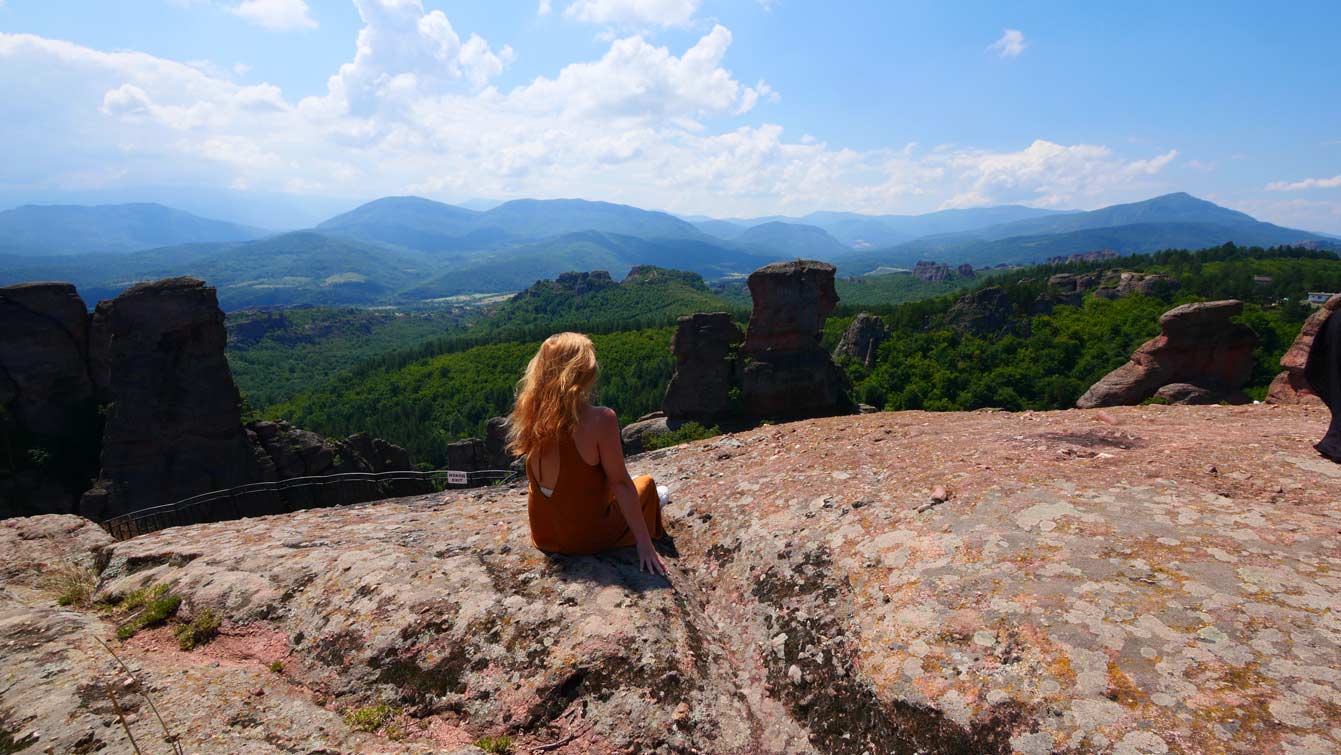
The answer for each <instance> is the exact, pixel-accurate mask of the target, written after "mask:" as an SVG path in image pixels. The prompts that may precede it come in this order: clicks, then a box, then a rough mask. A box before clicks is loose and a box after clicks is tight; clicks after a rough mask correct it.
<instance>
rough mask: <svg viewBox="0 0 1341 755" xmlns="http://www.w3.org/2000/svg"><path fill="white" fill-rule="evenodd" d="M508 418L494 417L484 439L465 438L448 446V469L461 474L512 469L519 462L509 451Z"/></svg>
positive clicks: (487, 423) (489, 422) (486, 428)
mask: <svg viewBox="0 0 1341 755" xmlns="http://www.w3.org/2000/svg"><path fill="white" fill-rule="evenodd" d="M507 440H508V418H507V417H493V418H492V419H490V420H489V421H488V422H486V423H485V426H484V437H483V438H465V439H462V440H458V441H456V442H455V443H451V444H448V446H447V468H448V469H452V470H456V471H460V472H480V471H483V470H486V469H510V468H511V467H512V464H513V463H514V462H515V461H516V460H517V457H515V456H513V455H512V453H511V452H509V451H508V449H507Z"/></svg>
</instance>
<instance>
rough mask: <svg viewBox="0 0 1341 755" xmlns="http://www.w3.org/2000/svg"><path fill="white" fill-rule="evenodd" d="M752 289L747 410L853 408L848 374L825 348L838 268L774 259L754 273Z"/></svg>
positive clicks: (744, 392)
mask: <svg viewBox="0 0 1341 755" xmlns="http://www.w3.org/2000/svg"><path fill="white" fill-rule="evenodd" d="M749 286H750V295H751V297H753V299H754V311H753V313H752V314H751V315H750V324H749V327H748V328H747V329H746V331H745V344H744V345H743V346H741V349H740V352H741V356H742V358H743V360H744V364H743V367H742V370H741V398H742V401H743V402H744V411H745V414H746V415H747V416H749V417H753V418H758V419H763V418H769V419H797V418H803V417H823V416H828V415H833V414H843V413H846V412H847V411H849V410H850V409H851V408H852V407H851V406H849V404H850V398H849V397H848V395H847V392H848V383H847V377H846V375H845V374H844V373H843V371H842V370H840V369H838V367H837V366H836V365H835V364H834V363H833V359H832V358H830V356H829V352H827V351H825V350H824V348H823V347H822V346H821V345H820V331H821V329H822V328H823V327H824V320H825V318H826V317H828V316H829V313H830V312H832V311H833V308H834V306H835V305H836V304H837V303H838V293H837V292H836V291H835V290H834V266H833V265H830V264H828V263H824V262H814V261H810V260H797V261H793V262H775V263H773V264H771V265H765V266H764V267H761V268H759V269H758V270H755V271H754V272H753V273H751V274H750V278H749Z"/></svg>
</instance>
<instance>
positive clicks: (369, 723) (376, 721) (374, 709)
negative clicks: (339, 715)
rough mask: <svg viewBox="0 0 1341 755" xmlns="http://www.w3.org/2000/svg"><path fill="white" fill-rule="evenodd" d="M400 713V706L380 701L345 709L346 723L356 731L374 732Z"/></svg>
mask: <svg viewBox="0 0 1341 755" xmlns="http://www.w3.org/2000/svg"><path fill="white" fill-rule="evenodd" d="M398 715H400V709H399V708H393V707H391V706H390V705H387V704H386V703H378V704H377V705H367V706H364V707H362V708H350V709H349V710H347V711H345V723H346V724H347V725H348V726H349V728H351V729H353V730H354V731H366V732H374V731H377V730H378V729H380V728H382V727H383V726H386V724H387V722H389V721H390V720H391V719H393V718H395V717H396V716H398Z"/></svg>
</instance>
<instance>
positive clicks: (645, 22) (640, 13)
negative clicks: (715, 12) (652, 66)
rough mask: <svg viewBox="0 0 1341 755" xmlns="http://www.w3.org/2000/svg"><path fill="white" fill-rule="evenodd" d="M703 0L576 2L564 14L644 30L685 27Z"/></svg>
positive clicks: (588, 20)
mask: <svg viewBox="0 0 1341 755" xmlns="http://www.w3.org/2000/svg"><path fill="white" fill-rule="evenodd" d="M699 2H700V0H573V2H572V3H571V4H569V6H568V7H567V8H566V9H564V12H563V14H564V15H565V16H568V17H570V18H575V19H577V20H579V21H586V22H588V23H594V24H606V25H610V26H624V27H635V28H642V27H648V26H660V27H663V28H666V27H672V26H685V25H686V24H688V23H689V20H690V19H691V18H693V17H694V13H695V12H697V11H698V6H699Z"/></svg>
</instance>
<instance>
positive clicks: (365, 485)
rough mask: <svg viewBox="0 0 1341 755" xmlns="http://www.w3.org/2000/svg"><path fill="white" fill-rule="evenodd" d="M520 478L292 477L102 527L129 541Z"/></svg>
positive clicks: (507, 474) (435, 474)
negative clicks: (165, 531)
mask: <svg viewBox="0 0 1341 755" xmlns="http://www.w3.org/2000/svg"><path fill="white" fill-rule="evenodd" d="M518 476H519V474H518V473H517V472H514V471H512V470H510V469H482V470H477V471H473V472H462V471H459V470H446V469H439V470H433V471H430V472H419V471H413V470H404V471H398V472H344V473H341V474H333V475H321V476H317V477H291V478H289V479H287V480H278V481H276V482H253V483H250V484H248V485H239V486H238V487H235V488H228V489H227V490H216V491H212V492H209V493H201V494H200V495H195V496H191V497H190V498H183V499H182V500H180V501H175V502H173V503H165V504H162V505H159V506H150V507H148V508H144V509H139V510H137V511H132V512H129V513H127V514H121V515H119V516H114V517H112V518H110V519H107V520H106V521H104V522H102V523H101V524H102V527H103V529H105V530H107V532H109V533H110V534H111V535H112V537H114V538H116V539H117V540H129V539H130V538H132V537H135V536H137V535H146V534H148V533H150V532H157V531H158V530H162V529H167V528H168V527H180V526H183V525H188V524H202V523H204V522H219V521H228V520H233V519H245V518H247V517H250V516H266V515H270V514H283V513H287V512H290V511H298V510H301V509H310V508H329V507H332V506H348V505H352V504H357V503H368V502H369V501H378V500H382V499H384V498H396V497H400V496H407V495H421V494H424V493H432V492H434V491H438V490H446V489H450V488H467V487H479V486H481V485H487V484H507V483H510V482H512V481H513V480H515V479H516V478H517V477H518ZM312 488H316V490H311V489H312Z"/></svg>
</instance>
